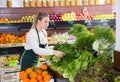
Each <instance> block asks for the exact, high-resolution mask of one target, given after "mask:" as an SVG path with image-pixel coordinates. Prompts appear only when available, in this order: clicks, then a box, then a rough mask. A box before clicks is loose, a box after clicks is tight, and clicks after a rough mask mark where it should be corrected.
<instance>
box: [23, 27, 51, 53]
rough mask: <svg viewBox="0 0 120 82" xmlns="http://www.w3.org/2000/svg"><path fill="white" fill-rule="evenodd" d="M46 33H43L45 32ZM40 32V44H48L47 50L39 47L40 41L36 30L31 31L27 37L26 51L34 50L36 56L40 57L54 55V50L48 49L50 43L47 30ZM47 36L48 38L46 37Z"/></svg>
mask: <svg viewBox="0 0 120 82" xmlns="http://www.w3.org/2000/svg"><path fill="white" fill-rule="evenodd" d="M42 31H43V32H44V33H43V32H42ZM42 31H41V32H39V38H40V42H41V43H40V44H46V43H47V46H46V48H40V47H39V40H38V36H37V32H36V29H31V30H30V31H29V32H28V34H27V36H26V44H25V47H24V48H25V50H30V49H32V50H33V51H34V52H35V53H36V54H38V55H41V54H42V55H53V50H52V49H49V48H48V41H47V32H46V31H45V30H42ZM45 35H46V36H45Z"/></svg>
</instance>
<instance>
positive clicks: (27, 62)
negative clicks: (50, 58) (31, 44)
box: [21, 28, 47, 71]
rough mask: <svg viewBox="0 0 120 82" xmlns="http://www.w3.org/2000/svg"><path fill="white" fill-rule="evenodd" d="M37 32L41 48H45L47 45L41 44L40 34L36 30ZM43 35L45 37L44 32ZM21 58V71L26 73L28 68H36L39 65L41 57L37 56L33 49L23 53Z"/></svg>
mask: <svg viewBox="0 0 120 82" xmlns="http://www.w3.org/2000/svg"><path fill="white" fill-rule="evenodd" d="M36 32H37V36H38V40H39V47H41V48H45V47H46V45H47V44H40V37H39V33H38V30H37V28H36ZM42 32H43V31H42ZM43 34H44V35H45V33H44V32H43ZM45 36H46V35H45ZM21 58H22V59H21V71H24V70H26V69H27V68H30V67H32V66H36V65H37V63H38V60H39V55H38V54H35V53H34V51H33V50H32V49H30V50H25V51H24V52H23V54H22V57H21Z"/></svg>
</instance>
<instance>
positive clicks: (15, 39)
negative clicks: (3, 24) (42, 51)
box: [0, 32, 27, 47]
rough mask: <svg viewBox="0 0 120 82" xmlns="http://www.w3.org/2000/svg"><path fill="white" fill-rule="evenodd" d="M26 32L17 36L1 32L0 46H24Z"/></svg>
mask: <svg viewBox="0 0 120 82" xmlns="http://www.w3.org/2000/svg"><path fill="white" fill-rule="evenodd" d="M26 34H27V32H26V33H25V34H24V35H23V36H17V35H13V34H7V33H1V34H0V47H6V46H7V47H11V46H23V43H25V42H26Z"/></svg>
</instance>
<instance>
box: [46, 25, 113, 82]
mask: <svg viewBox="0 0 120 82" xmlns="http://www.w3.org/2000/svg"><path fill="white" fill-rule="evenodd" d="M68 34H70V35H73V36H75V37H76V41H75V43H73V44H69V43H68V42H65V43H63V44H60V43H58V44H56V45H55V46H54V49H55V50H60V51H63V52H64V53H65V55H64V57H63V58H61V59H59V58H58V57H56V56H46V58H47V60H48V61H49V62H50V67H51V68H52V69H53V70H55V71H57V72H58V73H59V74H60V75H62V76H63V77H64V78H66V79H68V80H69V81H70V82H76V81H75V80H74V79H75V77H76V75H77V74H78V73H81V72H83V71H85V70H87V69H89V68H91V67H92V66H94V65H96V64H98V63H100V62H101V61H102V60H103V59H104V58H111V57H112V55H113V51H114V47H115V36H114V34H113V29H111V28H110V27H106V28H102V27H101V26H96V27H95V28H93V29H92V30H91V31H88V30H87V27H86V26H85V25H82V24H75V25H73V27H72V28H71V29H70V30H69V31H68ZM96 41H97V42H96ZM94 44H95V45H94ZM110 62H111V63H113V62H112V60H110ZM108 65H109V64H108ZM79 82H81V81H79Z"/></svg>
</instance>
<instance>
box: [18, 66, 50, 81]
mask: <svg viewBox="0 0 120 82" xmlns="http://www.w3.org/2000/svg"><path fill="white" fill-rule="evenodd" d="M19 77H20V79H21V81H22V82H50V80H51V78H52V77H51V75H50V73H49V71H48V66H47V65H46V64H42V65H41V66H40V67H36V66H33V67H31V68H28V69H26V70H25V71H21V72H20V73H19Z"/></svg>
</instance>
